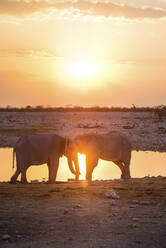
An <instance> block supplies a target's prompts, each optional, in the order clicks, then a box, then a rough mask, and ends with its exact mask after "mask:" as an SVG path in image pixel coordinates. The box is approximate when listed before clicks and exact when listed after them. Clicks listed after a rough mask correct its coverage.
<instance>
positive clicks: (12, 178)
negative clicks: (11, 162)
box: [10, 153, 21, 183]
mask: <svg viewBox="0 0 166 248" xmlns="http://www.w3.org/2000/svg"><path fill="white" fill-rule="evenodd" d="M16 161H17V164H16V167H17V168H16V171H15V173H14V174H13V176H12V177H11V179H10V183H16V180H17V178H18V176H19V174H20V173H21V170H20V159H19V156H18V154H17V153H16Z"/></svg>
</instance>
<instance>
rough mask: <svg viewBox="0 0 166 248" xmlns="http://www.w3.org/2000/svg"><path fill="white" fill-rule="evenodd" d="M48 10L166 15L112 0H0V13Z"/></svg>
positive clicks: (139, 16)
mask: <svg viewBox="0 0 166 248" xmlns="http://www.w3.org/2000/svg"><path fill="white" fill-rule="evenodd" d="M48 10H59V11H63V10H68V11H71V12H72V13H73V14H75V13H82V14H85V15H91V16H104V17H106V18H107V17H113V18H115V17H116V18H117V17H124V18H127V19H144V18H152V19H159V18H164V17H166V10H165V9H156V8H150V7H149V8H143V7H142V8H141V7H135V6H129V5H120V4H115V3H112V2H108V1H106V2H101V1H95V2H94V1H92V0H84V1H83V0H80V1H79V0H78V1H72V0H69V1H62V0H61V1H56V0H55V1H53V0H21V1H20V0H0V14H1V15H12V16H17V17H24V16H26V15H28V14H33V13H37V12H39V13H41V12H46V11H48Z"/></svg>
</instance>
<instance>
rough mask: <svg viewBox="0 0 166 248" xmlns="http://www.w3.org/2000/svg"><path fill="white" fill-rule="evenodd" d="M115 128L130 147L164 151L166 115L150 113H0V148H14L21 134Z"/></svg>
mask: <svg viewBox="0 0 166 248" xmlns="http://www.w3.org/2000/svg"><path fill="white" fill-rule="evenodd" d="M110 130H118V131H121V132H123V133H125V134H127V135H128V136H129V138H130V139H131V142H132V144H133V150H137V151H139V150H140V151H159V152H166V118H163V120H162V121H160V120H159V119H158V116H156V115H155V114H154V113H152V112H62V113H59V112H44V113H43V112H25V113H24V112H1V113H0V147H13V145H14V144H15V142H16V141H17V139H18V137H19V136H20V135H22V134H24V133H56V134H60V135H62V136H65V137H69V138H74V137H75V136H76V135H79V134H83V133H89V132H95V133H106V132H109V131H110Z"/></svg>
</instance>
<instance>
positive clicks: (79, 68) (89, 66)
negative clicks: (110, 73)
mask: <svg viewBox="0 0 166 248" xmlns="http://www.w3.org/2000/svg"><path fill="white" fill-rule="evenodd" d="M68 72H69V73H70V74H71V75H72V76H73V77H76V78H91V77H93V76H95V74H96V73H97V65H96V64H95V63H93V62H92V61H88V60H77V61H72V62H69V63H68Z"/></svg>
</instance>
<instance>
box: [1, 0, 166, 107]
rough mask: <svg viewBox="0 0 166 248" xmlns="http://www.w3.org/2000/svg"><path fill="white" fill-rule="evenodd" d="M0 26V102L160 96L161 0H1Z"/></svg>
mask: <svg viewBox="0 0 166 248" xmlns="http://www.w3.org/2000/svg"><path fill="white" fill-rule="evenodd" d="M0 30H1V31H0V105H1V106H6V105H12V106H25V105H29V104H30V105H33V106H34V105H45V106H46V105H52V106H60V105H61V106H64V105H67V104H73V105H86V106H87V105H110V106H124V105H125V106H131V104H132V103H134V104H135V105H137V106H152V105H159V104H166V98H165V92H166V1H163V0H151V1H149V0H144V1H143V0H139V1H138V0H110V1H104V0H103V1H102V0H101V1H93V0H87V1H86V0H85V1H75V2H74V3H73V2H72V1H56V0H55V1H52V0H41V1H35V0H32V1H31V0H29V1H24V0H22V1H16V0H0ZM87 67H88V69H87Z"/></svg>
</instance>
